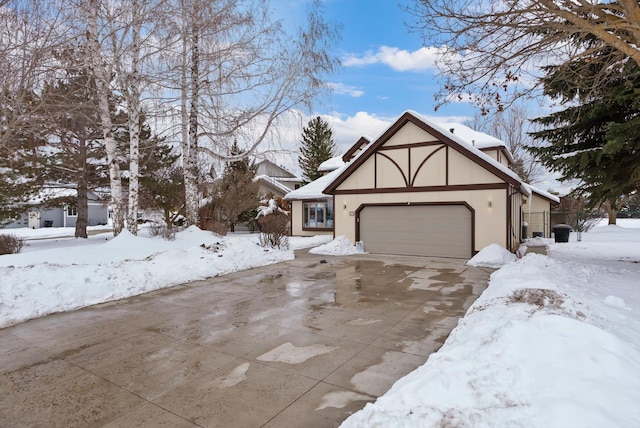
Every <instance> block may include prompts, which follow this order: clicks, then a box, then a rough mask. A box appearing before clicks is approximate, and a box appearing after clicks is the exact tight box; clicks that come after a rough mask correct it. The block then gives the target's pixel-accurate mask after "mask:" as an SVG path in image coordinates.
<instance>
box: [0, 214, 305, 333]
mask: <svg viewBox="0 0 640 428" xmlns="http://www.w3.org/2000/svg"><path fill="white" fill-rule="evenodd" d="M83 241H85V245H83V246H78V247H70V248H64V247H62V248H51V249H47V250H43V251H34V252H27V253H25V254H12V255H5V256H2V257H0V276H1V277H2V283H1V285H0V328H1V327H6V326H9V325H13V324H16V323H19V322H22V321H25V320H28V319H30V318H36V317H40V316H44V315H47V314H50V313H54V312H61V311H67V310H72V309H76V308H80V307H84V306H89V305H93V304H97V303H102V302H105V301H110V300H117V299H122V298H125V297H129V296H133V295H137V294H142V293H146V292H149V291H152V290H156V289H159V288H165V287H169V286H172V285H177V284H182V283H185V282H190V281H194V280H199V279H204V278H208V277H212V276H218V275H223V274H227V273H230V272H235V271H238V270H243V269H249V268H252V267H257V266H263V265H267V264H272V263H277V262H281V261H284V260H292V259H293V258H294V255H293V251H292V250H287V251H284V250H274V249H265V248H262V247H260V246H259V245H258V236H257V235H243V236H241V235H236V236H232V237H221V236H218V235H214V234H212V233H211V232H206V231H202V230H200V229H198V228H197V227H190V228H188V229H187V230H185V231H183V232H180V233H177V234H176V238H175V240H174V241H165V240H163V239H161V238H159V237H155V238H148V237H140V236H138V237H136V236H133V235H132V234H131V233H129V232H127V231H123V232H122V233H121V234H120V235H118V236H117V237H116V238H113V239H111V240H110V241H105V240H104V238H103V239H101V240H98V239H94V240H92V241H87V240H83ZM58 245H60V243H58Z"/></svg>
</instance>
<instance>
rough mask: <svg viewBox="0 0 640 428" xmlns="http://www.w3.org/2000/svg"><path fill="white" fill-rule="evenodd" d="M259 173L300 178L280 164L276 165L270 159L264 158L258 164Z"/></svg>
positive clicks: (277, 176)
mask: <svg viewBox="0 0 640 428" xmlns="http://www.w3.org/2000/svg"><path fill="white" fill-rule="evenodd" d="M256 171H257V174H258V175H268V176H269V177H276V178H298V177H296V175H295V174H293V173H291V172H289V171H287V170H286V169H284V168H283V167H281V166H280V165H276V164H275V163H273V162H271V161H270V160H268V159H264V160H262V161H260V162H258V163H257V164H256Z"/></svg>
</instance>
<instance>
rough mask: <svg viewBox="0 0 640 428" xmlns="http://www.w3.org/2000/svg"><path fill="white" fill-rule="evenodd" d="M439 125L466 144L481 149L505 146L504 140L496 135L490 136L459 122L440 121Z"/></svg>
mask: <svg viewBox="0 0 640 428" xmlns="http://www.w3.org/2000/svg"><path fill="white" fill-rule="evenodd" d="M440 126H441V127H443V128H445V129H447V130H448V131H449V132H450V133H452V134H454V135H457V136H458V137H460V138H462V139H463V140H465V141H466V142H467V143H468V144H471V145H472V146H474V147H477V148H479V149H481V150H482V149H487V148H489V147H504V148H506V147H507V145H506V144H505V143H504V141H502V140H499V139H497V138H496V137H492V136H491V135H488V134H485V133H484V132H478V131H475V130H473V129H471V128H469V127H468V126H466V125H463V124H461V123H454V122H448V123H440ZM451 130H453V132H451Z"/></svg>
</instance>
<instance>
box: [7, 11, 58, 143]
mask: <svg viewBox="0 0 640 428" xmlns="http://www.w3.org/2000/svg"><path fill="white" fill-rule="evenodd" d="M56 5H57V3H56V2H55V1H53V0H52V1H51V2H46V3H45V2H24V1H20V0H3V1H1V2H0V79H1V84H0V104H1V105H2V108H8V109H10V110H11V111H12V112H13V113H14V114H12V115H3V116H2V117H1V118H0V124H1V128H0V149H2V148H8V149H10V147H8V146H9V145H10V144H11V143H12V142H13V140H14V138H13V137H14V131H17V130H20V131H21V132H22V131H24V130H26V129H27V128H29V127H31V126H34V127H37V126H38V125H37V124H35V123H32V121H31V120H30V119H29V115H28V114H26V112H28V111H32V110H34V109H36V108H38V107H39V106H36V105H34V104H33V103H34V101H36V100H37V101H38V102H40V103H42V104H44V102H45V100H44V99H42V98H41V97H38V98H34V97H33V96H32V95H33V93H34V92H39V91H40V90H41V89H42V86H43V83H44V81H45V80H46V79H48V78H50V77H51V76H52V75H54V74H55V72H56V69H57V66H56V61H55V60H54V58H53V51H54V50H55V49H58V48H62V47H65V46H66V44H67V42H68V40H69V34H68V31H67V29H66V27H65V26H64V25H63V22H64V15H63V14H62V13H61V12H60V10H59V9H58V8H57V7H55V6H56ZM23 111H24V112H25V114H22V113H23Z"/></svg>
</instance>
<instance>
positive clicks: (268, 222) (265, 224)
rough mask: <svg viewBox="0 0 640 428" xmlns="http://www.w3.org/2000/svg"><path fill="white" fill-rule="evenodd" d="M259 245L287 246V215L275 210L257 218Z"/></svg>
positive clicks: (285, 247)
mask: <svg viewBox="0 0 640 428" xmlns="http://www.w3.org/2000/svg"><path fill="white" fill-rule="evenodd" d="M258 228H259V229H260V245H261V246H262V247H271V248H282V249H287V248H289V239H288V238H287V235H288V234H289V217H287V216H286V215H285V214H282V213H279V212H275V213H273V214H268V215H263V216H262V217H259V218H258Z"/></svg>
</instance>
